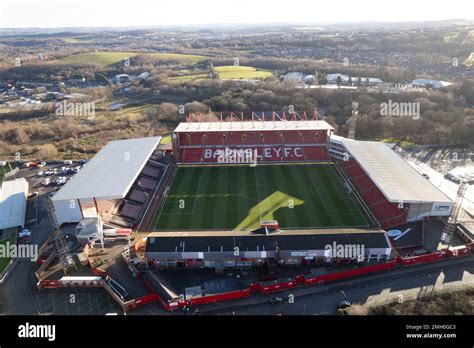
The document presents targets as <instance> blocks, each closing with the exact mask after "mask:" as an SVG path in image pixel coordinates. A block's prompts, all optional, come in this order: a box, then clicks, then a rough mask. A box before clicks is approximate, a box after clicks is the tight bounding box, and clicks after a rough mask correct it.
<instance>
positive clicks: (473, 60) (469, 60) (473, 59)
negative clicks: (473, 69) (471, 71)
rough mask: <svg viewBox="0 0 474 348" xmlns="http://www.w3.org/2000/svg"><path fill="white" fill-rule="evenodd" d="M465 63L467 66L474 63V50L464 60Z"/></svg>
mask: <svg viewBox="0 0 474 348" xmlns="http://www.w3.org/2000/svg"><path fill="white" fill-rule="evenodd" d="M464 65H466V66H472V65H474V52H472V53H471V55H470V56H469V58H467V59H466V61H465V62H464Z"/></svg>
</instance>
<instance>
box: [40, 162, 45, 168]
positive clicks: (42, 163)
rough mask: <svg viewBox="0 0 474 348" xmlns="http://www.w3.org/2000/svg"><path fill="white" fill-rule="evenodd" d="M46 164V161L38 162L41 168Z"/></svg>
mask: <svg viewBox="0 0 474 348" xmlns="http://www.w3.org/2000/svg"><path fill="white" fill-rule="evenodd" d="M45 166H46V162H41V163H40V164H38V167H39V168H43V167H45Z"/></svg>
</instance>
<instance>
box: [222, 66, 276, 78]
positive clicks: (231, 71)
mask: <svg viewBox="0 0 474 348" xmlns="http://www.w3.org/2000/svg"><path fill="white" fill-rule="evenodd" d="M214 69H215V70H216V71H217V72H218V73H219V78H220V79H223V80H229V79H263V78H265V77H268V76H272V73H271V71H269V70H263V69H256V68H254V67H252V66H233V65H226V66H217V67H215V68H214Z"/></svg>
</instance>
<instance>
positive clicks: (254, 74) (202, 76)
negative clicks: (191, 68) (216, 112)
mask: <svg viewBox="0 0 474 348" xmlns="http://www.w3.org/2000/svg"><path fill="white" fill-rule="evenodd" d="M214 69H215V71H216V72H217V73H219V79H221V80H241V79H246V80H255V79H264V78H266V77H269V76H272V72H271V71H270V70H265V69H257V68H254V67H252V66H233V65H225V66H217V67H215V68H214ZM207 79H209V76H208V74H207V73H196V74H192V73H191V74H187V75H181V76H172V77H170V81H173V82H176V83H183V82H189V81H196V82H198V81H203V80H207Z"/></svg>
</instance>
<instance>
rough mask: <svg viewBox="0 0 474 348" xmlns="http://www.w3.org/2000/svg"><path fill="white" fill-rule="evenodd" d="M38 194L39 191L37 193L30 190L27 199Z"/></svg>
mask: <svg viewBox="0 0 474 348" xmlns="http://www.w3.org/2000/svg"><path fill="white" fill-rule="evenodd" d="M38 194H39V193H38V192H37V191H35V192H31V193H30V194H29V195H28V199H30V198H34V197H36V196H38Z"/></svg>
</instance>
